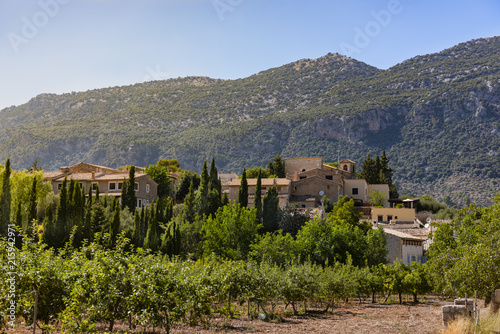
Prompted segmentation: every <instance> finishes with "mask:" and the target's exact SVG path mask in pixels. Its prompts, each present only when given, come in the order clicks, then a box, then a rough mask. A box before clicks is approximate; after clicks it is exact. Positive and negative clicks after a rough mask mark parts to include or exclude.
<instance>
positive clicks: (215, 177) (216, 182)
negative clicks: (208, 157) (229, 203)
mask: <svg viewBox="0 0 500 334" xmlns="http://www.w3.org/2000/svg"><path fill="white" fill-rule="evenodd" d="M210 181H211V182H212V189H215V190H216V191H217V192H218V193H219V196H220V193H221V181H220V179H219V173H218V171H217V167H215V159H213V158H212V163H211V164H210ZM219 198H220V197H219Z"/></svg>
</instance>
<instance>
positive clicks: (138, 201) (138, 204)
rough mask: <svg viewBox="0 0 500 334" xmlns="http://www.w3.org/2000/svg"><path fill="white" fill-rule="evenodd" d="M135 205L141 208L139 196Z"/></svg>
mask: <svg viewBox="0 0 500 334" xmlns="http://www.w3.org/2000/svg"><path fill="white" fill-rule="evenodd" d="M137 207H138V208H139V209H140V208H142V199H140V198H138V199H137Z"/></svg>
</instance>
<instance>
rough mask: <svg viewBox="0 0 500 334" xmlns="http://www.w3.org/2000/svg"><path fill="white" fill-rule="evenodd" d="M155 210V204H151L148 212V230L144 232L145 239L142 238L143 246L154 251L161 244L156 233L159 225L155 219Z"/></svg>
mask: <svg viewBox="0 0 500 334" xmlns="http://www.w3.org/2000/svg"><path fill="white" fill-rule="evenodd" d="M155 211H156V208H155V205H154V204H152V205H151V209H150V214H149V222H148V232H147V233H146V239H144V248H149V249H151V251H153V252H156V251H157V250H158V249H159V248H160V246H161V245H160V240H159V238H158V234H157V231H158V229H159V226H158V221H157V220H156V215H155Z"/></svg>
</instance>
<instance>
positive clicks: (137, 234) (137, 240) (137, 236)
mask: <svg viewBox="0 0 500 334" xmlns="http://www.w3.org/2000/svg"><path fill="white" fill-rule="evenodd" d="M142 241H143V239H142V238H141V214H140V213H139V210H138V209H135V212H134V233H133V235H132V243H133V244H134V245H135V247H142Z"/></svg>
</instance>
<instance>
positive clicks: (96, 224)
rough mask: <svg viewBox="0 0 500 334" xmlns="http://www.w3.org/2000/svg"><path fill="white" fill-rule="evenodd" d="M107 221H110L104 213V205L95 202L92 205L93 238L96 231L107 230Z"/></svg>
mask: <svg viewBox="0 0 500 334" xmlns="http://www.w3.org/2000/svg"><path fill="white" fill-rule="evenodd" d="M107 223H108V221H107V219H106V215H105V213H104V207H103V206H102V205H101V203H99V202H96V203H94V204H93V205H92V217H91V226H92V239H93V238H94V233H96V232H104V231H105V227H106V224H107Z"/></svg>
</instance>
